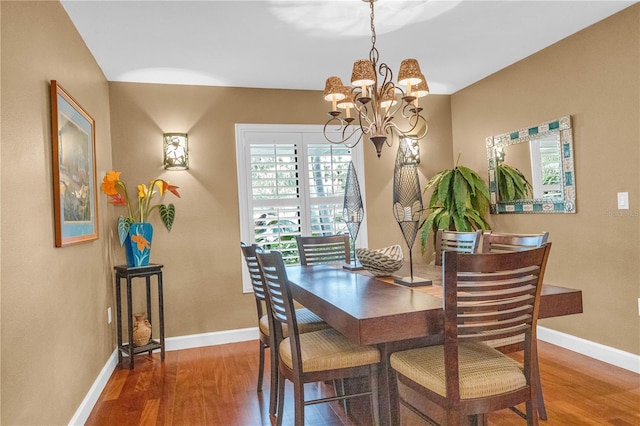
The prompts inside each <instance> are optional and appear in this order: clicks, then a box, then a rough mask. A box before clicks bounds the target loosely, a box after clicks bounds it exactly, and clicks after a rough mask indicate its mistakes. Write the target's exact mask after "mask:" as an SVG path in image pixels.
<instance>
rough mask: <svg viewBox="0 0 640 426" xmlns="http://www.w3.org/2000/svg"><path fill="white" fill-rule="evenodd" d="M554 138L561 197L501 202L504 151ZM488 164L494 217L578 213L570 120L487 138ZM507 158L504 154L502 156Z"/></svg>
mask: <svg viewBox="0 0 640 426" xmlns="http://www.w3.org/2000/svg"><path fill="white" fill-rule="evenodd" d="M548 137H555V138H557V141H558V146H559V153H560V159H559V164H560V166H561V170H560V173H559V174H560V178H561V179H560V180H561V185H560V186H561V195H560V196H557V197H555V198H531V199H519V200H511V201H502V200H501V199H500V194H499V189H498V183H497V180H496V179H497V173H496V167H497V165H498V158H499V156H500V155H501V153H503V152H504V151H503V150H504V148H506V147H508V146H510V145H514V144H521V143H529V142H530V141H532V140H534V139H542V138H548ZM486 147H487V161H488V165H489V192H490V196H491V204H490V211H491V214H503V213H575V212H576V186H575V169H574V151H573V131H572V128H571V116H569V115H566V116H563V117H560V118H558V119H556V120H552V121H547V122H544V123H541V124H538V125H537V126H533V127H527V128H524V129H519V130H515V131H512V132H508V133H503V134H500V135H497V136H489V137H488V138H486ZM502 155H504V154H502Z"/></svg>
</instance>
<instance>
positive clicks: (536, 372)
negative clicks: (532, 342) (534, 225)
mask: <svg viewBox="0 0 640 426" xmlns="http://www.w3.org/2000/svg"><path fill="white" fill-rule="evenodd" d="M548 239H549V233H548V232H541V233H539V234H513V233H504V232H501V233H498V232H492V231H485V232H484V233H483V234H482V252H483V253H504V252H511V251H522V250H530V249H532V248H538V247H542V246H543V245H545V244H546V243H547V240H548ZM487 344H488V345H490V346H491V347H494V348H496V349H498V350H499V351H500V352H503V353H506V354H507V353H513V352H520V351H522V350H523V349H524V336H523V335H520V336H511V337H508V338H504V339H497V340H493V341H489V342H487ZM534 361H535V365H533V367H534V368H533V378H534V380H535V381H536V383H537V386H536V399H537V400H538V414H539V415H540V418H541V419H542V420H547V409H546V406H545V404H544V396H543V393H542V380H541V379H540V368H539V366H538V362H537V358H536V359H535V360H534Z"/></svg>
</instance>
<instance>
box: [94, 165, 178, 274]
mask: <svg viewBox="0 0 640 426" xmlns="http://www.w3.org/2000/svg"><path fill="white" fill-rule="evenodd" d="M120 174H121V172H116V171H113V170H111V171H109V172H108V173H107V174H106V175H105V177H104V178H103V179H102V185H101V187H100V189H101V190H102V192H104V193H105V194H106V195H107V196H108V197H109V203H110V204H113V205H116V206H124V207H127V211H128V215H127V216H120V217H119V218H118V238H119V240H120V245H125V249H126V253H127V264H128V265H129V266H145V265H148V264H149V255H150V251H151V238H152V236H153V228H152V227H151V224H150V223H148V220H149V215H150V214H151V213H152V212H153V211H154V210H155V209H158V212H159V214H160V219H161V220H162V223H163V224H164V226H165V228H167V231H171V227H172V226H173V221H174V219H175V214H176V210H175V207H174V205H173V204H169V205H165V204H162V203H157V204H152V200H153V199H154V197H155V196H156V195H158V196H159V197H160V200H162V199H163V198H164V195H165V194H166V193H167V192H171V193H172V194H173V195H175V196H176V197H178V198H180V194H179V193H178V187H177V186H174V185H170V184H169V182H167V181H165V180H163V179H154V180H152V181H151V182H150V183H149V186H148V187H147V185H145V184H140V185H138V186H137V188H136V189H137V192H138V197H137V203H136V204H135V205H133V204H132V203H131V202H130V200H129V193H128V192H127V185H126V184H125V183H124V181H122V180H121V179H120Z"/></svg>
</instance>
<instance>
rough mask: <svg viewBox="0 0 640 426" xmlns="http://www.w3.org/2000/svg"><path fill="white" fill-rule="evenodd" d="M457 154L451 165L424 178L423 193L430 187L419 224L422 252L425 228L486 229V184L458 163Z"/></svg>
mask: <svg viewBox="0 0 640 426" xmlns="http://www.w3.org/2000/svg"><path fill="white" fill-rule="evenodd" d="M458 161H460V155H458V160H457V161H456V166H455V167H454V168H453V169H447V170H443V171H441V172H440V173H438V174H436V175H435V176H433V177H432V178H431V179H429V182H427V185H426V186H425V188H424V190H423V194H424V193H426V192H427V191H428V190H429V189H431V188H433V193H432V194H431V198H430V199H429V205H428V206H427V208H426V209H425V210H428V211H429V212H430V213H429V214H428V216H427V217H426V219H425V220H424V221H423V222H422V224H421V225H420V227H421V229H422V231H421V234H420V244H421V247H422V253H423V254H424V252H425V248H426V245H427V237H428V236H429V232H431V231H433V235H434V238H435V234H436V232H437V231H438V229H449V230H456V231H461V232H468V231H473V230H477V229H483V230H484V229H490V226H489V224H488V223H487V221H486V220H485V218H484V215H485V213H486V211H487V208H488V206H489V188H487V184H486V183H485V182H484V181H483V180H482V178H481V177H480V176H479V175H478V174H477V173H476V172H474V171H473V170H471V169H469V168H468V167H464V166H459V165H458Z"/></svg>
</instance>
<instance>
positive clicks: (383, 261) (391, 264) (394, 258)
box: [356, 244, 404, 276]
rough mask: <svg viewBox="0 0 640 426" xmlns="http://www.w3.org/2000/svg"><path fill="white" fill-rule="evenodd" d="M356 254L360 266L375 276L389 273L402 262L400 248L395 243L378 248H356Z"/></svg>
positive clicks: (399, 266)
mask: <svg viewBox="0 0 640 426" xmlns="http://www.w3.org/2000/svg"><path fill="white" fill-rule="evenodd" d="M356 256H358V260H359V261H360V263H361V264H362V266H364V268H365V269H366V270H367V271H369V272H371V273H372V274H373V275H376V276H385V275H391V274H393V273H394V272H396V271H397V270H398V269H400V268H401V267H402V264H403V263H404V255H403V254H402V248H400V246H399V245H397V244H396V245H395V246H389V247H384V248H380V249H370V248H357V249H356Z"/></svg>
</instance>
